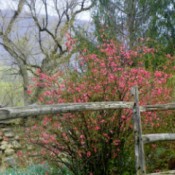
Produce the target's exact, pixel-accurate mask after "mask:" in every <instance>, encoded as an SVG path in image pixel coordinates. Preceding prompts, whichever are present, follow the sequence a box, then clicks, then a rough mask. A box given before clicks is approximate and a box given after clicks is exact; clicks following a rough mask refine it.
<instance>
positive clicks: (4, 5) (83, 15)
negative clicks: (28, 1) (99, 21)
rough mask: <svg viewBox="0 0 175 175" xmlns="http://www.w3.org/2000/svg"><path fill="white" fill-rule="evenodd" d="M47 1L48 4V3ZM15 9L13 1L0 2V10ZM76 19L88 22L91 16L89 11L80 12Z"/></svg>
mask: <svg viewBox="0 0 175 175" xmlns="http://www.w3.org/2000/svg"><path fill="white" fill-rule="evenodd" d="M39 1H40V0H38V1H37V2H39ZM49 1H50V3H49V6H48V9H49V10H48V11H49V14H50V15H52V16H54V10H53V3H51V2H52V1H51V0H49ZM49 1H48V2H49ZM61 5H62V4H60V7H61ZM39 7H40V8H39V9H38V10H39V11H40V14H42V11H44V10H42V7H41V6H39ZM15 8H16V5H15V3H14V0H0V9H15ZM77 18H78V19H80V20H90V19H91V16H90V12H89V11H86V12H82V13H81V14H79V15H78V16H77Z"/></svg>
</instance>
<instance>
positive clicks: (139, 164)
mask: <svg viewBox="0 0 175 175" xmlns="http://www.w3.org/2000/svg"><path fill="white" fill-rule="evenodd" d="M131 93H132V95H134V106H133V123H134V137H135V160H136V175H145V174H146V168H145V154H144V145H143V141H142V126H141V118H140V109H139V92H138V87H137V86H135V87H133V88H132V89H131Z"/></svg>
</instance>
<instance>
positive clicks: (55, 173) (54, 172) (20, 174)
mask: <svg viewBox="0 0 175 175" xmlns="http://www.w3.org/2000/svg"><path fill="white" fill-rule="evenodd" d="M0 174H1V175H72V174H71V173H70V172H69V171H68V170H67V169H66V168H62V169H59V170H58V169H56V168H53V167H50V166H49V165H47V164H43V165H31V166H29V167H27V168H23V169H19V168H9V169H7V170H5V171H4V172H0Z"/></svg>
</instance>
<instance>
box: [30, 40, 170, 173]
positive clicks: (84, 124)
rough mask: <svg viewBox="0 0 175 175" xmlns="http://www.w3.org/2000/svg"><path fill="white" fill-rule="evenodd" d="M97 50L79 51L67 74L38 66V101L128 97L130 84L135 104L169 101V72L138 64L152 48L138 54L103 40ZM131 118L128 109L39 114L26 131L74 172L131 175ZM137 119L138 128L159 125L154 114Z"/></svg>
mask: <svg viewBox="0 0 175 175" xmlns="http://www.w3.org/2000/svg"><path fill="white" fill-rule="evenodd" d="M139 49H140V48H139ZM98 50H99V52H98V54H94V53H88V51H87V50H86V49H85V50H83V51H82V52H81V53H82V54H81V56H79V57H78V58H77V63H78V67H76V68H75V69H74V70H71V71H70V72H69V74H65V71H64V72H61V71H60V72H58V73H56V74H54V75H52V76H49V75H46V74H43V73H42V72H41V71H40V70H38V79H36V80H35V82H36V84H35V85H36V86H40V87H42V89H43V92H42V94H41V96H40V97H39V101H40V103H44V104H45V103H46V104H54V103H67V102H74V103H82V102H95V101H131V100H132V97H131V95H130V88H131V87H132V86H135V85H137V86H139V91H140V103H141V104H149V103H151V104H155V103H164V102H166V101H170V99H171V92H172V89H171V88H170V87H167V82H168V80H169V78H170V77H171V75H170V74H167V73H166V72H165V71H164V70H155V71H154V72H151V71H149V70H146V69H145V67H144V65H143V62H144V56H145V55H147V54H149V55H152V56H153V55H154V50H153V49H149V48H145V47H144V49H143V52H141V53H140V50H139V51H137V50H126V49H125V48H124V47H123V46H122V45H120V44H116V43H115V42H113V41H109V42H106V43H104V44H101V45H99V46H98ZM142 58H143V59H142ZM136 60H138V61H137V64H136V63H135V61H136ZM169 68H171V67H169ZM131 119H132V111H131V110H123V109H119V110H102V111H97V112H79V113H72V114H70V113H67V114H59V115H56V116H45V117H44V119H43V120H42V122H38V123H35V124H34V126H33V127H32V128H30V129H28V130H27V132H28V133H27V134H30V141H31V142H33V143H35V144H38V145H39V146H41V147H42V150H41V152H40V153H41V155H42V156H43V157H44V158H47V159H48V160H49V161H51V162H52V163H54V164H56V166H57V167H62V166H63V165H64V166H66V167H67V168H68V169H69V170H70V171H71V172H72V173H73V174H74V175H112V174H120V175H126V174H135V173H134V156H133V151H134V148H132V147H131V145H134V144H133V136H132V133H133V126H132V120H131ZM143 123H144V128H147V127H149V128H153V127H155V128H159V127H160V125H161V124H163V120H162V118H161V116H159V115H157V114H156V113H145V114H144V116H143ZM37 131H39V132H37ZM131 150H133V151H131Z"/></svg>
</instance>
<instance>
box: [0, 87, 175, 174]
mask: <svg viewBox="0 0 175 175" xmlns="http://www.w3.org/2000/svg"><path fill="white" fill-rule="evenodd" d="M131 93H132V94H133V95H134V102H124V101H113V102H89V103H64V104H54V105H31V106H25V107H5V108H0V122H1V121H6V120H10V119H16V118H25V117H29V116H38V115H47V114H58V113H67V112H78V111H99V110H104V109H105V110H109V109H133V121H134V134H135V159H136V172H137V173H136V174H137V175H146V168H145V167H146V166H145V155H144V144H146V143H151V142H156V141H172V140H175V134H173V133H172V134H171V133H162V134H146V135H143V134H142V125H141V117H140V112H145V111H160V110H161V111H164V110H175V103H169V104H157V105H146V106H139V95H138V94H139V93H138V88H137V87H134V88H132V90H131ZM165 174H166V175H168V174H169V175H170V174H174V175H175V171H167V172H161V173H152V174H150V175H165Z"/></svg>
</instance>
